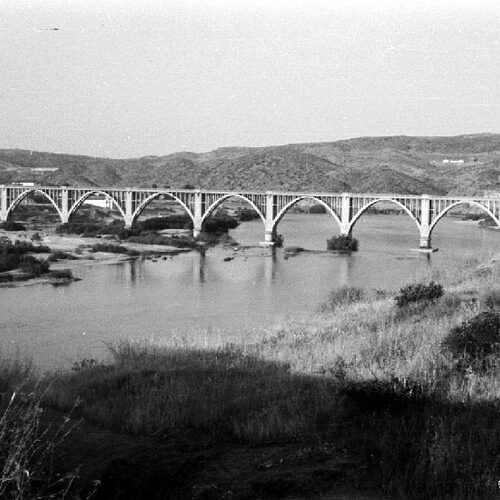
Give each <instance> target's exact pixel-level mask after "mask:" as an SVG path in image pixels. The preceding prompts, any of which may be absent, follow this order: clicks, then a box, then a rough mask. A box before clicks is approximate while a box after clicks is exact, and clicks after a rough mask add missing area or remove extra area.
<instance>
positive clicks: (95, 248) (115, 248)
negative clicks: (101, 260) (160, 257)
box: [90, 243, 140, 257]
mask: <svg viewBox="0 0 500 500" xmlns="http://www.w3.org/2000/svg"><path fill="white" fill-rule="evenodd" d="M90 249H91V251H92V252H109V253H122V254H126V255H130V256H131V257H136V256H137V255H140V252H138V251H137V250H131V249H129V248H127V247H124V246H122V245H114V244H112V243H96V244H95V245H92V246H91V247H90Z"/></svg>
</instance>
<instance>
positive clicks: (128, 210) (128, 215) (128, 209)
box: [124, 188, 134, 229]
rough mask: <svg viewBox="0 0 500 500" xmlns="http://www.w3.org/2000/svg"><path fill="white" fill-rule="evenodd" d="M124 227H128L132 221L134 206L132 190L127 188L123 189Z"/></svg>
mask: <svg viewBox="0 0 500 500" xmlns="http://www.w3.org/2000/svg"><path fill="white" fill-rule="evenodd" d="M124 220H125V227H126V228H127V229H130V228H131V227H132V224H133V223H134V207H133V204H132V191H131V190H130V189H128V188H127V191H125V218H124Z"/></svg>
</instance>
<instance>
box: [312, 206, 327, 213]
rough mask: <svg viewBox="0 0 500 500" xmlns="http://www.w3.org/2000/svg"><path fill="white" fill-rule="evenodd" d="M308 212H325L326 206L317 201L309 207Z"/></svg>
mask: <svg viewBox="0 0 500 500" xmlns="http://www.w3.org/2000/svg"><path fill="white" fill-rule="evenodd" d="M309 213H310V214H326V208H325V207H324V206H323V205H321V204H319V203H318V204H317V205H313V206H312V207H311V208H310V209H309Z"/></svg>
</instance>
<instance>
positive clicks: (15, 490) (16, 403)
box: [0, 364, 74, 500]
mask: <svg viewBox="0 0 500 500" xmlns="http://www.w3.org/2000/svg"><path fill="white" fill-rule="evenodd" d="M29 371H30V369H29V367H28V366H27V365H26V366H24V367H21V365H20V364H16V365H13V366H11V369H10V370H9V369H8V368H7V367H6V366H4V368H3V370H2V373H1V378H0V380H1V381H2V385H3V388H4V389H6V390H5V392H3V394H2V397H3V399H2V400H1V401H0V403H1V404H0V498H10V499H13V500H27V499H40V500H42V499H49V498H50V499H64V498H66V497H67V494H68V492H69V490H70V488H71V485H72V482H73V480H74V475H72V474H67V475H63V476H60V475H56V474H55V473H54V470H53V468H52V461H53V457H54V452H55V450H56V448H57V446H58V445H59V444H60V443H61V442H62V441H63V440H64V439H65V437H66V436H67V434H68V433H69V432H70V431H71V427H70V426H69V425H68V422H69V419H68V420H66V421H64V422H63V424H62V425H61V426H60V427H59V428H58V429H56V430H55V432H52V433H50V436H49V431H50V429H48V428H45V429H42V428H41V427H40V416H41V413H42V411H43V410H42V407H41V403H40V395H39V394H38V392H39V391H38V390H37V387H36V386H34V387H33V388H32V389H33V390H29V389H28V387H23V386H18V388H17V390H12V387H13V384H14V382H17V381H18V379H19V377H20V375H22V376H24V378H25V381H26V379H28V380H29V379H30V376H29V375H30V374H29ZM38 389H39V388H38Z"/></svg>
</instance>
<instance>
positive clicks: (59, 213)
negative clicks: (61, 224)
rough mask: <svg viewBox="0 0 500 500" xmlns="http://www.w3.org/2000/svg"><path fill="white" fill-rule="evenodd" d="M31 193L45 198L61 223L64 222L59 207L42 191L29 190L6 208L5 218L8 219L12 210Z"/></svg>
mask: <svg viewBox="0 0 500 500" xmlns="http://www.w3.org/2000/svg"><path fill="white" fill-rule="evenodd" d="M33 193H38V194H41V195H42V196H44V197H45V198H47V200H49V201H50V203H51V205H52V206H53V207H54V208H55V209H56V211H57V214H58V215H59V217H60V219H61V221H63V220H64V218H63V216H62V213H61V210H59V207H58V206H57V203H56V202H55V201H54V200H53V199H52V198H51V197H50V196H49V195H48V194H47V193H45V192H44V191H43V190H41V189H29V190H27V191H24V192H22V193H21V194H20V195H19V196H18V197H17V198H16V199H15V200H14V201H13V202H12V203H11V204H10V207H8V208H7V218H9V215H10V214H11V213H12V211H13V210H15V208H16V207H17V206H18V205H19V204H20V203H21V202H22V201H23V200H24V199H25V198H27V197H28V196H30V195H31V194H33Z"/></svg>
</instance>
